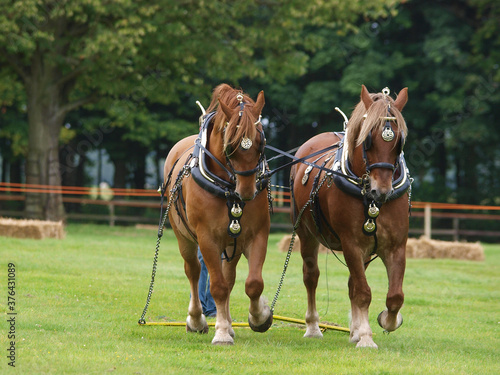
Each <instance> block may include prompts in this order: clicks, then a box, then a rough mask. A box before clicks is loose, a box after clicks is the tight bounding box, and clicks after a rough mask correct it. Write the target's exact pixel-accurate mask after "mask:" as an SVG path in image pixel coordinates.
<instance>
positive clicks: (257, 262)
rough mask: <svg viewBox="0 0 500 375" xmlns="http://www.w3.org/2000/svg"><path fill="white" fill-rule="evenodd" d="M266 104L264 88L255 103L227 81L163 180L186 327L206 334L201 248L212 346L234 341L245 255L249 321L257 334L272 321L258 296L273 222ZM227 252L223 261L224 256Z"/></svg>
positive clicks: (178, 148) (167, 163)
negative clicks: (185, 298) (180, 263)
mask: <svg viewBox="0 0 500 375" xmlns="http://www.w3.org/2000/svg"><path fill="white" fill-rule="evenodd" d="M263 106H264V92H263V91H261V92H260V93H259V95H258V98H257V101H256V102H254V101H253V100H252V99H251V98H250V97H249V96H248V95H246V94H244V93H243V92H241V91H239V90H235V89H233V88H232V87H230V86H229V85H226V84H222V85H219V86H217V87H216V88H215V89H214V92H213V96H212V102H211V104H210V106H209V108H208V112H209V113H208V114H207V115H205V116H203V117H202V120H204V121H203V124H202V126H201V130H200V134H199V135H193V136H190V137H187V138H185V139H183V140H181V141H179V142H178V143H177V144H176V145H175V146H174V147H173V148H172V150H171V151H170V153H169V154H168V157H167V160H166V161H165V168H164V172H165V184H164V186H165V189H166V191H167V192H168V197H169V199H170V198H173V199H172V200H173V201H174V203H172V205H173V206H174V207H175V209H171V210H170V212H169V220H170V223H171V225H172V228H173V230H174V233H175V235H176V237H177V241H178V244H179V250H180V253H181V255H182V257H183V258H184V269H185V272H186V276H187V277H188V279H189V282H190V284H191V299H190V303H189V309H188V317H187V322H186V323H187V325H186V327H187V331H191V332H202V333H207V332H208V325H207V322H206V319H205V316H204V315H203V314H202V306H201V303H200V299H199V297H198V279H199V275H200V263H199V261H198V258H197V247H198V246H199V247H200V250H201V253H202V255H203V258H204V261H205V263H206V265H207V269H208V272H209V275H210V292H211V294H212V296H213V298H214V301H215V304H216V307H217V321H216V325H215V336H214V338H213V340H212V344H233V343H234V340H233V337H234V330H233V329H232V327H231V322H232V320H231V315H230V312H229V295H230V293H231V290H232V288H233V286H234V282H235V278H236V265H237V263H238V261H239V259H240V257H241V255H242V254H243V255H244V256H245V257H246V258H247V259H248V265H249V272H248V277H247V279H246V283H245V292H246V294H247V295H248V297H249V298H250V309H249V316H248V321H249V324H250V326H251V328H252V329H253V330H254V331H258V332H265V331H266V330H267V329H268V328H269V327H270V326H271V324H272V313H271V310H270V308H269V307H268V306H267V305H266V304H265V303H264V300H263V299H262V298H261V294H262V291H263V289H264V282H263V279H262V266H263V264H264V260H265V257H266V251H267V240H268V236H269V228H270V219H269V206H268V204H269V202H268V195H267V194H266V192H265V191H267V180H266V179H265V177H263V176H264V172H265V168H266V161H265V157H264V146H265V137H264V132H263V130H262V124H261V123H260V115H261V111H262V108H263ZM193 145H194V146H193ZM193 147H194V148H193ZM172 194H175V195H174V196H171V195H172ZM222 255H223V258H225V260H222V261H221V256H222Z"/></svg>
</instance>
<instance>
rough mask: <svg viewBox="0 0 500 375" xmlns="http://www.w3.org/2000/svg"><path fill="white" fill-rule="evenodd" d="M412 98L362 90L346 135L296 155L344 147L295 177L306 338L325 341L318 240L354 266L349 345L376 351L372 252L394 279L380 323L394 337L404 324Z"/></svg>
mask: <svg viewBox="0 0 500 375" xmlns="http://www.w3.org/2000/svg"><path fill="white" fill-rule="evenodd" d="M407 100H408V94H407V89H406V88H405V89H403V90H401V92H400V93H399V94H398V96H397V98H396V100H393V99H392V98H391V97H390V96H389V90H388V89H384V91H383V93H377V94H370V93H369V92H368V90H367V89H366V87H365V86H364V85H363V86H362V91H361V101H360V103H359V104H358V105H357V106H356V107H355V109H354V111H353V113H352V115H351V118H350V119H349V121H348V123H347V128H346V134H345V137H344V134H343V133H323V134H320V135H317V136H315V137H313V138H311V139H309V140H308V141H307V142H306V143H304V144H303V145H302V146H301V147H300V149H299V150H298V151H297V154H296V156H297V157H298V158H301V157H304V156H306V155H308V154H312V153H314V152H317V151H318V150H322V149H323V148H327V147H328V146H331V145H333V144H335V143H338V146H339V147H338V149H337V150H335V151H329V152H324V153H323V154H322V155H321V156H319V157H318V158H317V159H316V160H314V163H312V164H314V165H311V166H307V165H305V164H297V165H295V166H294V167H292V172H291V186H292V187H293V195H294V197H293V202H294V218H295V220H296V221H295V222H296V227H297V234H298V236H299V238H300V246H301V254H302V259H303V276H304V284H305V286H306V289H307V302H308V307H307V312H306V323H307V331H306V333H305V335H304V336H305V337H321V336H322V334H321V331H320V330H319V327H318V322H319V316H318V312H317V310H316V287H317V284H318V278H319V268H318V259H317V258H318V246H319V243H320V242H321V243H322V244H323V245H325V246H327V247H328V248H330V249H333V250H342V251H343V253H344V258H345V261H346V264H347V266H348V268H349V273H350V276H349V281H348V286H349V298H350V300H351V326H350V328H351V332H350V341H351V342H356V343H357V347H374V348H377V345H376V344H375V342H374V341H373V339H372V330H371V328H370V325H369V322H368V308H369V306H370V302H371V290H370V287H369V286H368V283H367V280H366V275H365V270H366V268H367V266H368V264H369V261H370V258H371V256H372V255H375V254H376V255H378V256H380V258H381V259H382V261H383V263H384V265H385V267H386V269H387V275H388V279H389V291H388V293H387V299H386V306H387V309H386V310H384V311H383V312H382V313H380V315H379V317H378V322H379V324H380V326H381V327H382V328H384V329H385V330H386V331H389V332H390V331H394V330H396V329H397V328H399V326H401V324H402V316H401V313H400V312H399V310H400V309H401V307H402V305H403V300H404V294H403V290H402V284H403V277H404V272H405V264H406V258H405V249H406V240H407V238H408V212H409V195H408V194H409V193H408V190H409V188H410V181H411V179H410V176H409V174H408V173H409V172H408V170H407V168H406V165H405V162H404V157H403V153H402V147H403V145H404V137H405V134H407V128H406V124H405V121H404V119H403V117H402V115H401V111H402V109H403V107H404V106H405V104H406V102H407ZM315 166H316V167H315Z"/></svg>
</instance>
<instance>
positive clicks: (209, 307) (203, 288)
mask: <svg viewBox="0 0 500 375" xmlns="http://www.w3.org/2000/svg"><path fill="white" fill-rule="evenodd" d="M198 260H199V261H200V264H201V272H200V280H199V281H198V289H199V291H198V294H199V296H200V301H201V306H202V308H203V314H205V316H215V315H216V314H217V308H216V307H215V302H214V299H213V297H212V294H210V275H209V274H208V270H207V266H206V265H205V261H204V260H203V256H202V255H201V251H200V248H198Z"/></svg>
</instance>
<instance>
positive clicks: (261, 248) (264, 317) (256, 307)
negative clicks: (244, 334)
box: [245, 233, 273, 332]
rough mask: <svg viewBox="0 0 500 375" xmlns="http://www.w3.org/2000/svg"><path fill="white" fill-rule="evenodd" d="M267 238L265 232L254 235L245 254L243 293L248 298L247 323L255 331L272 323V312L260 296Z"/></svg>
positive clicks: (264, 330)
mask: <svg viewBox="0 0 500 375" xmlns="http://www.w3.org/2000/svg"><path fill="white" fill-rule="evenodd" d="M267 238H268V236H267V233H260V234H258V235H257V236H255V238H254V240H253V244H252V248H251V249H250V252H249V253H248V255H247V258H248V277H247V279H246V282H245V293H246V294H247V296H248V298H250V308H249V314H248V324H249V325H250V328H251V329H252V330H253V331H255V332H266V331H267V330H268V329H269V327H271V325H272V324H273V313H272V311H271V309H270V308H269V306H268V305H267V304H266V302H265V300H264V298H263V297H262V291H263V290H264V280H263V279H262V267H263V265H264V260H265V259H266V251H267Z"/></svg>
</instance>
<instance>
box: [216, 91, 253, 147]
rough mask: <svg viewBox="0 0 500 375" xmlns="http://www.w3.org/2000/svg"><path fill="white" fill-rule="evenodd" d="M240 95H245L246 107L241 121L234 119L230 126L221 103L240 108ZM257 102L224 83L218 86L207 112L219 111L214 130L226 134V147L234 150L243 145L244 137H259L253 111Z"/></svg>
mask: <svg viewBox="0 0 500 375" xmlns="http://www.w3.org/2000/svg"><path fill="white" fill-rule="evenodd" d="M238 94H242V95H243V103H245V107H244V109H243V114H242V115H241V119H240V118H239V117H233V118H232V119H230V120H229V124H226V116H225V114H224V112H223V111H222V108H221V106H220V105H219V101H221V102H223V103H224V104H226V105H227V106H228V107H229V108H231V109H234V108H236V107H239V105H240V103H239V101H238V99H237V98H236V96H237V95H238ZM254 105H255V102H254V101H253V100H252V98H250V97H249V96H248V95H247V94H245V93H244V92H243V91H242V90H237V89H234V88H232V87H231V86H229V85H227V84H225V83H223V84H220V85H219V86H217V87H216V88H215V89H214V91H213V93H212V101H211V103H210V106H209V107H208V109H207V112H212V111H217V112H216V114H215V117H214V130H215V131H217V132H222V131H223V130H224V128H225V132H224V145H227V146H231V147H232V148H233V149H234V150H236V148H237V147H238V145H239V144H240V143H241V139H242V138H243V137H246V138H249V139H251V140H254V139H255V137H256V135H257V130H256V126H255V121H256V119H255V118H253V115H252V113H251V110H252V108H253V106H254Z"/></svg>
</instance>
